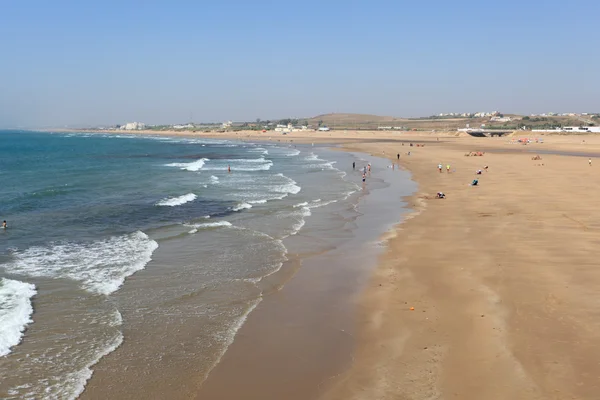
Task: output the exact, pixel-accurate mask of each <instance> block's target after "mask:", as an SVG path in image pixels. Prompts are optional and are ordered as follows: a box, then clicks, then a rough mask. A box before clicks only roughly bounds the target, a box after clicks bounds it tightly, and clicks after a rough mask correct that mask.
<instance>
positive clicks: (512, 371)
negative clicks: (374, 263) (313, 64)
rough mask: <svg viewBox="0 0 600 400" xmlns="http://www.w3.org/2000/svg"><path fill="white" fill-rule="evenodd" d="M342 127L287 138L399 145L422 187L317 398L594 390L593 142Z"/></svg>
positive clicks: (375, 149)
mask: <svg viewBox="0 0 600 400" xmlns="http://www.w3.org/2000/svg"><path fill="white" fill-rule="evenodd" d="M338 135H339V134H338V133H336V134H332V136H330V137H328V136H325V135H323V134H321V135H318V134H317V135H314V137H312V138H310V139H308V138H304V139H302V138H298V137H297V136H296V135H291V136H292V137H289V138H286V139H287V140H296V141H298V140H303V141H306V140H315V141H317V140H328V139H329V138H331V139H334V140H341V141H343V142H345V144H344V147H345V148H347V149H351V150H361V151H369V152H371V153H372V154H375V155H383V154H384V152H385V154H386V155H388V156H392V157H393V156H395V154H396V153H401V159H400V162H401V164H402V165H403V166H404V167H405V168H407V169H408V170H410V171H411V173H412V174H413V178H414V179H415V180H416V181H417V182H418V183H419V192H418V194H416V195H415V196H414V197H413V198H412V199H411V206H412V207H413V209H414V218H412V219H409V220H408V221H406V222H404V223H403V224H401V225H399V226H398V227H397V229H396V231H395V233H394V235H395V237H394V238H393V239H391V240H390V241H389V242H388V243H389V248H388V250H387V252H386V254H385V256H383V257H382V258H381V259H380V263H379V266H378V268H377V269H376V271H375V273H374V275H373V277H372V280H371V282H370V285H369V287H368V289H367V290H366V291H365V292H364V294H363V295H362V296H361V298H360V300H359V301H358V314H359V319H358V321H357V325H358V326H357V330H358V334H357V335H358V337H357V340H356V353H355V357H354V359H353V361H352V362H351V365H350V366H349V368H348V370H347V371H346V372H345V373H343V374H342V375H341V376H339V377H337V378H335V379H334V380H333V383H332V384H331V386H330V387H329V388H328V389H327V390H326V391H325V393H324V394H323V396H322V397H323V398H325V399H392V398H393V399H397V398H405V399H434V398H440V399H443V398H458V399H506V398H517V399H550V398H551V399H575V398H577V399H594V398H597V397H598V393H600V367H599V366H598V363H597V360H598V358H599V357H600V347H599V346H600V337H599V335H598V334H597V328H598V321H597V316H598V315H599V313H600V303H599V302H598V295H597V293H595V292H596V290H595V288H597V287H598V285H599V284H600V272H599V271H598V269H597V259H598V254H597V253H598V250H597V244H598V242H599V240H600V230H599V228H600V211H598V209H597V207H596V206H595V205H596V202H597V200H596V199H597V196H598V189H597V188H596V187H595V186H594V185H592V182H594V180H595V178H596V176H597V171H596V168H599V167H600V164H598V163H600V161H598V160H596V159H593V160H592V166H590V165H588V157H593V155H596V154H600V151H599V150H600V140H598V138H595V137H590V136H587V137H586V136H583V137H582V136H548V137H545V138H544V143H543V144H542V143H539V144H535V143H533V144H529V145H526V146H524V145H520V144H511V143H509V141H510V140H511V138H494V139H492V138H471V137H461V138H453V137H448V136H442V137H440V138H439V141H438V138H437V137H435V136H437V135H431V136H423V137H411V136H408V135H405V136H399V135H397V136H399V137H398V138H399V139H401V140H413V141H414V143H423V144H425V147H408V145H405V146H402V144H401V143H400V142H397V141H396V138H392V137H390V136H394V134H379V133H356V134H354V135H356V137H353V136H351V140H344V138H340V137H339V136H338ZM298 136H299V135H298ZM529 136H530V137H531V135H529ZM331 139H329V140H331ZM480 150H481V151H486V152H485V154H484V155H483V156H482V157H466V156H465V153H468V152H471V151H480ZM408 151H411V155H410V156H408V155H406V153H407V152H408ZM551 152H556V153H558V154H546V153H551ZM538 153H539V154H540V156H541V158H542V159H541V160H532V157H533V156H534V155H536V154H538ZM438 163H441V164H443V165H444V171H443V172H442V173H439V172H438V171H437V165H438ZM447 164H450V166H451V172H450V173H447V172H446V171H445V169H446V168H445V166H446V165H447ZM485 165H487V166H489V169H488V172H483V174H482V175H481V176H477V175H476V174H475V172H476V170H478V169H483V167H484V166H485ZM597 165H599V166H597ZM475 177H478V178H479V179H480V184H479V185H478V186H477V187H472V186H470V185H469V184H470V182H471V181H472V179H474V178H475ZM438 191H442V192H444V193H446V195H447V198H446V199H444V200H438V199H434V195H435V193H436V192H438ZM411 307H412V308H414V310H411Z"/></svg>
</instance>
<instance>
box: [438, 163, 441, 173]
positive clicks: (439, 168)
mask: <svg viewBox="0 0 600 400" xmlns="http://www.w3.org/2000/svg"><path fill="white" fill-rule="evenodd" d="M438 171H440V174H441V173H442V163H439V164H438Z"/></svg>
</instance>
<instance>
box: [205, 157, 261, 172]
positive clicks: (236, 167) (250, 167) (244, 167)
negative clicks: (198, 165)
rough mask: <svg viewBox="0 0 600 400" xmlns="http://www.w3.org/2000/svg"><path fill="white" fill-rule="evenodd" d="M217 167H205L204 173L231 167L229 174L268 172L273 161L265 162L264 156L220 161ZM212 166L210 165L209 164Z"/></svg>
mask: <svg viewBox="0 0 600 400" xmlns="http://www.w3.org/2000/svg"><path fill="white" fill-rule="evenodd" d="M220 161H221V163H220V164H217V165H207V166H206V167H204V168H203V170H204V171H224V170H227V169H228V168H229V167H231V172H235V171H242V172H251V171H268V170H269V169H271V167H272V166H273V161H271V160H267V159H266V158H264V156H261V157H260V158H248V159H243V158H242V159H234V160H220ZM211 164H212V163H211Z"/></svg>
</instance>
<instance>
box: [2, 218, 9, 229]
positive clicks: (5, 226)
mask: <svg viewBox="0 0 600 400" xmlns="http://www.w3.org/2000/svg"><path fill="white" fill-rule="evenodd" d="M2 228H4V229H6V228H8V226H7V225H6V220H4V222H2Z"/></svg>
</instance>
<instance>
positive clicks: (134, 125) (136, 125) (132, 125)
mask: <svg viewBox="0 0 600 400" xmlns="http://www.w3.org/2000/svg"><path fill="white" fill-rule="evenodd" d="M145 127H146V124H144V123H142V122H128V123H126V124H125V125H121V129H125V130H126V131H137V130H140V129H144V128H145Z"/></svg>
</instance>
